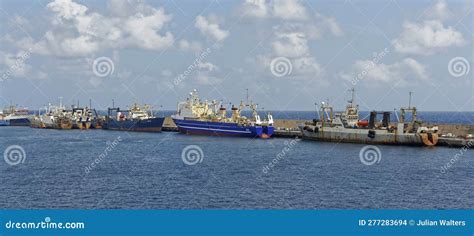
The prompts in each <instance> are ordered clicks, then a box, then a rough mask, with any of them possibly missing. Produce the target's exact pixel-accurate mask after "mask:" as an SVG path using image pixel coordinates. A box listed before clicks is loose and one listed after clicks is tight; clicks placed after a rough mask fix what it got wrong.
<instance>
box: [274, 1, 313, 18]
mask: <svg viewBox="0 0 474 236" xmlns="http://www.w3.org/2000/svg"><path fill="white" fill-rule="evenodd" d="M273 15H274V16H275V17H277V18H281V19H284V20H304V19H307V18H308V14H307V12H306V8H305V7H304V6H303V5H302V4H301V3H300V2H299V1H298V0H274V2H273Z"/></svg>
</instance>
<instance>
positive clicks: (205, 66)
mask: <svg viewBox="0 0 474 236" xmlns="http://www.w3.org/2000/svg"><path fill="white" fill-rule="evenodd" d="M197 66H198V68H199V69H202V70H207V71H215V70H217V66H216V65H214V64H212V63H210V62H199V63H198V65H197Z"/></svg>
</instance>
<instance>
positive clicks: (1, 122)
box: [0, 120, 10, 126]
mask: <svg viewBox="0 0 474 236" xmlns="http://www.w3.org/2000/svg"><path fill="white" fill-rule="evenodd" d="M9 125H10V122H8V121H6V120H0V126H9Z"/></svg>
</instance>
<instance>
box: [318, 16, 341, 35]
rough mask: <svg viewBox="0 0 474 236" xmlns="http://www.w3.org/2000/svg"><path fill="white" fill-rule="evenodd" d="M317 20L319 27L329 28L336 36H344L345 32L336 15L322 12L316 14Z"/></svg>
mask: <svg viewBox="0 0 474 236" xmlns="http://www.w3.org/2000/svg"><path fill="white" fill-rule="evenodd" d="M316 21H317V25H318V26H319V28H322V29H327V30H329V32H331V33H332V34H333V35H335V36H342V35H343V34H344V33H343V32H342V29H341V27H340V26H339V24H338V23H337V21H336V19H335V18H334V17H327V16H324V15H322V14H319V13H317V14H316Z"/></svg>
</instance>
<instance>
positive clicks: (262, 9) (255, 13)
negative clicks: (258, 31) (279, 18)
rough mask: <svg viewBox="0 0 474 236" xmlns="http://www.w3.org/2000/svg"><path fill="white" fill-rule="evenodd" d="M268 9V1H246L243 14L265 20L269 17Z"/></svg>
mask: <svg viewBox="0 0 474 236" xmlns="http://www.w3.org/2000/svg"><path fill="white" fill-rule="evenodd" d="M268 8H269V7H268V6H267V2H266V0H245V2H244V3H243V5H242V14H245V15H246V16H250V17H256V18H264V17H267V16H268Z"/></svg>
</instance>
